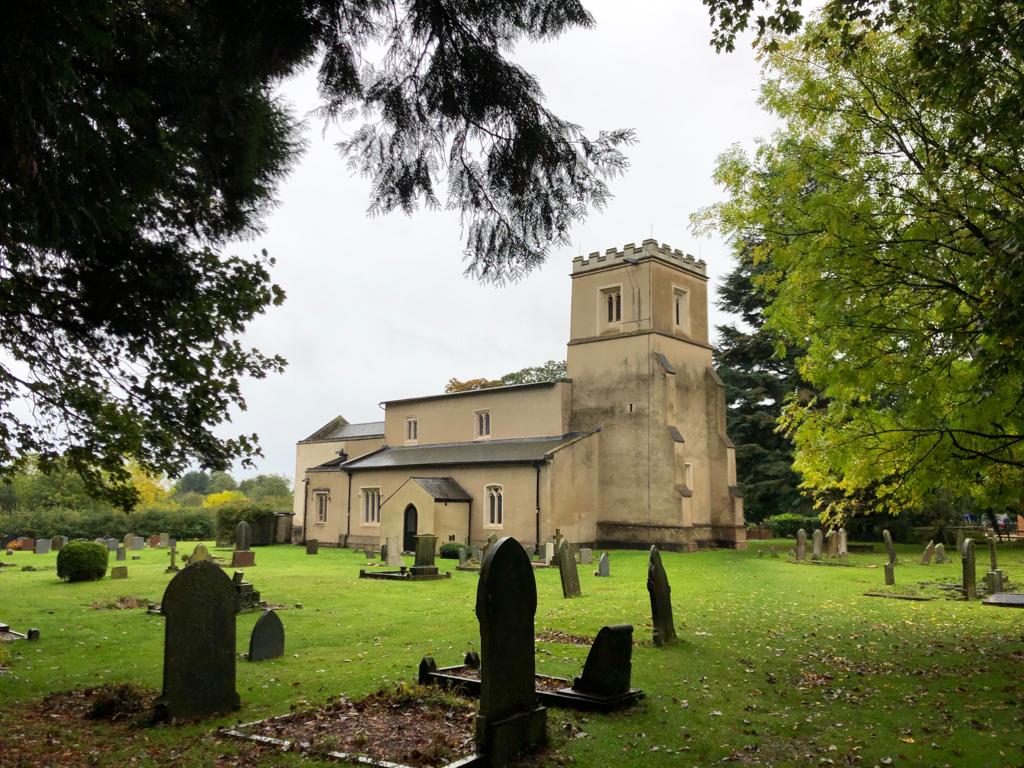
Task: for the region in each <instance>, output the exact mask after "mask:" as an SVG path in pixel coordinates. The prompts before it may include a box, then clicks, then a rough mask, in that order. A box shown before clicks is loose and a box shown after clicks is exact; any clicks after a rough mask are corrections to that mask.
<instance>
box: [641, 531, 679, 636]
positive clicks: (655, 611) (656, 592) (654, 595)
mask: <svg viewBox="0 0 1024 768" xmlns="http://www.w3.org/2000/svg"><path fill="white" fill-rule="evenodd" d="M647 591H648V593H650V596H651V624H652V625H653V626H654V644H655V645H659V646H660V645H667V644H668V643H671V642H673V641H675V639H676V626H675V623H674V622H673V621H672V588H671V587H670V586H669V584H668V576H667V575H666V574H665V566H663V565H662V564H661V553H660V552H659V551H658V548H657V547H654V546H652V547H651V554H650V557H649V559H648V561H647Z"/></svg>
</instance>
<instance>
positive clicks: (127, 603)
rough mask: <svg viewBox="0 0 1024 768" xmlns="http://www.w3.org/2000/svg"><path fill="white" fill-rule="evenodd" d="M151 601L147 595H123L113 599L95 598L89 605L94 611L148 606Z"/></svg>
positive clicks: (123, 609)
mask: <svg viewBox="0 0 1024 768" xmlns="http://www.w3.org/2000/svg"><path fill="white" fill-rule="evenodd" d="M152 602H153V601H152V600H150V599H149V598H147V597H131V596H129V595H124V596H122V597H117V598H114V599H113V600H97V601H95V602H94V603H91V604H90V605H89V607H90V608H92V609H93V610H94V611H126V610H129V609H132V608H148V607H149V605H150V603H152Z"/></svg>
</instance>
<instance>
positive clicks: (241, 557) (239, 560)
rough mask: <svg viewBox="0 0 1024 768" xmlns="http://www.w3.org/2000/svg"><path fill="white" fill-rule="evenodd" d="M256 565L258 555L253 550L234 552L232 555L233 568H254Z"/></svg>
mask: <svg viewBox="0 0 1024 768" xmlns="http://www.w3.org/2000/svg"><path fill="white" fill-rule="evenodd" d="M254 565H256V553H255V552H253V551H252V550H251V549H247V550H244V551H243V550H238V549H236V550H234V551H233V552H232V553H231V567H232V568H252V567H253V566H254Z"/></svg>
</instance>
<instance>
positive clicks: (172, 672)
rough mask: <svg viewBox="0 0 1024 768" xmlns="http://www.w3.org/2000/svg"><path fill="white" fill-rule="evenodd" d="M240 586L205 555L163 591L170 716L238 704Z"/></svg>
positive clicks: (161, 706)
mask: <svg viewBox="0 0 1024 768" xmlns="http://www.w3.org/2000/svg"><path fill="white" fill-rule="evenodd" d="M235 610H236V597H235V589H234V586H233V585H232V583H231V579H229V578H228V576H227V574H225V573H224V571H222V570H221V569H220V568H219V567H218V566H217V565H215V564H214V563H212V562H210V561H208V560H201V561H199V562H196V563H193V564H191V565H189V566H188V567H187V568H185V569H184V570H182V571H181V572H180V573H179V574H177V575H176V576H175V577H174V578H173V579H171V583H170V584H168V585H167V589H166V590H165V591H164V596H163V600H162V601H161V603H160V612H161V613H162V614H163V615H164V616H165V617H166V618H167V621H166V624H165V627H164V685H163V693H162V694H161V695H160V698H159V700H158V701H157V707H158V711H159V712H160V713H161V714H162V715H164V716H165V717H168V718H180V719H191V718H200V717H207V716H209V715H215V714H221V713H225V712H230V711H232V710H235V709H238V707H239V705H240V703H241V702H240V699H239V697H238V692H237V691H236V690H235Z"/></svg>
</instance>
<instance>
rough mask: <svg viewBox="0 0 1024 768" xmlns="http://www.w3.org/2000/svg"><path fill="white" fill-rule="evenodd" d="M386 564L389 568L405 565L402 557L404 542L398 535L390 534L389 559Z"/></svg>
mask: <svg viewBox="0 0 1024 768" xmlns="http://www.w3.org/2000/svg"><path fill="white" fill-rule="evenodd" d="M385 564H386V565H387V566H388V567H389V568H401V567H403V566H404V565H405V561H404V560H403V559H402V542H401V540H400V539H399V537H398V536H388V559H387V560H386V561H385Z"/></svg>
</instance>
